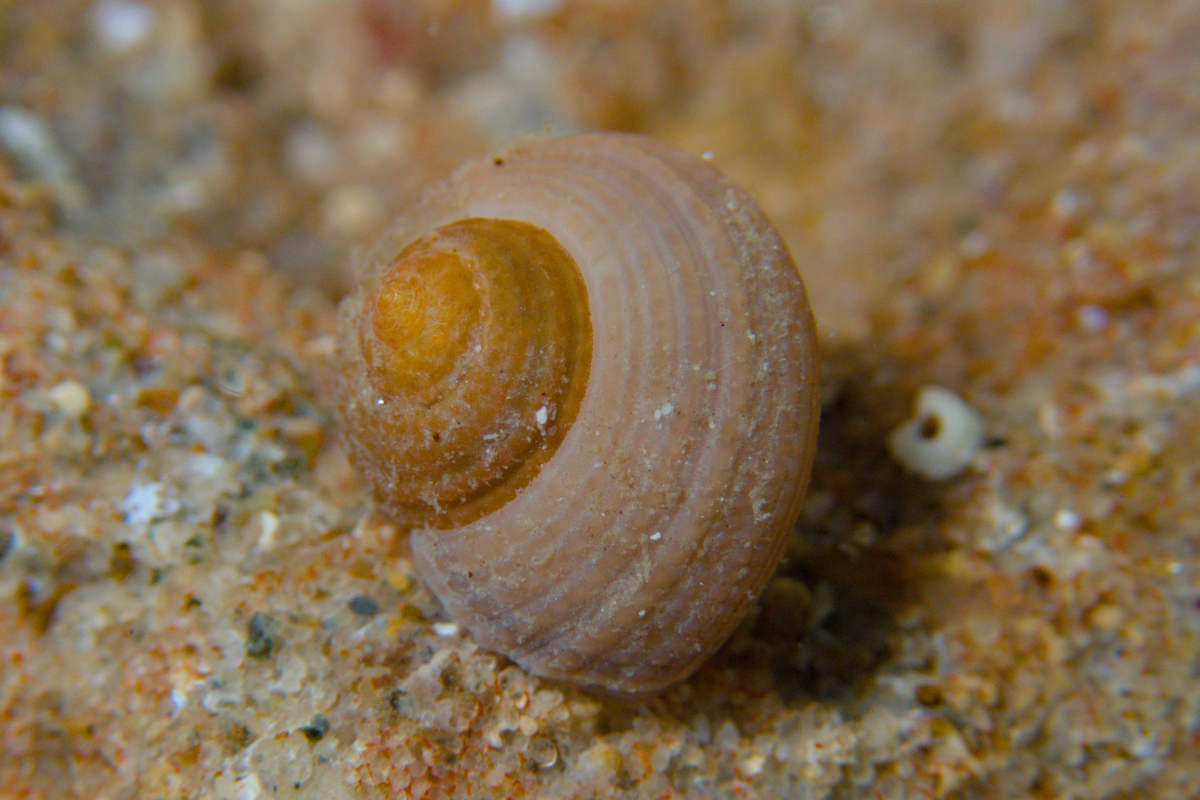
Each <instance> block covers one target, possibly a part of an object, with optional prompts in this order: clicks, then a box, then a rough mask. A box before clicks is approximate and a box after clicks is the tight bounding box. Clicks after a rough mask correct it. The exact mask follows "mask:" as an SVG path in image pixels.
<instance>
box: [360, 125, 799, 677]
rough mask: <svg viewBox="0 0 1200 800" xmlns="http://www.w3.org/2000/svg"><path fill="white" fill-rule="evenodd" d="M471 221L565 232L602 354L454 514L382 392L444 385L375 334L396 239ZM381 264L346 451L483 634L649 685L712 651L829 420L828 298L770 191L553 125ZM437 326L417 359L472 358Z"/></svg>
mask: <svg viewBox="0 0 1200 800" xmlns="http://www.w3.org/2000/svg"><path fill="white" fill-rule="evenodd" d="M463 221H482V222H488V223H492V224H501V223H515V224H518V225H516V227H532V228H533V229H536V230H537V231H539V232H543V233H544V234H545V235H546V236H548V237H549V238H550V240H552V241H553V242H554V243H556V244H557V246H558V247H560V248H561V251H562V252H563V253H565V254H566V257H567V259H568V261H569V262H571V263H572V264H573V265H574V266H575V268H576V269H577V275H578V278H579V281H580V283H581V285H582V287H583V293H582V296H581V297H578V296H575V295H573V294H572V293H571V290H570V289H569V285H570V284H571V281H570V280H563V281H560V282H561V283H562V284H563V285H564V286H565V287H567V288H564V289H563V290H562V291H561V292H559V291H557V290H555V291H553V292H550V294H551V295H553V298H554V300H552V301H551V302H550V306H553V305H554V304H555V303H557V302H559V301H560V300H561V301H564V302H569V303H575V304H576V305H575V308H576V309H577V310H579V309H582V310H579V311H578V315H581V318H582V319H583V320H584V321H585V322H586V323H590V332H589V333H590V335H589V336H584V334H582V333H580V334H579V337H578V339H577V340H576V342H575V344H573V345H569V346H566V347H565V349H564V352H566V351H571V352H574V353H575V354H576V357H577V359H578V363H577V367H576V372H577V373H579V372H582V373H583V376H582V381H578V382H576V383H575V384H574V385H576V386H581V387H582V391H581V394H579V395H578V396H577V397H578V399H577V400H575V399H574V398H575V397H576V395H570V397H571V398H572V399H571V400H569V401H567V403H569V402H577V412H576V413H575V414H574V419H573V421H571V420H569V419H567V417H566V415H563V414H561V413H560V414H557V415H556V419H555V421H554V422H555V426H554V432H553V434H551V435H549V436H545V437H543V438H542V444H544V445H545V446H542V445H539V446H538V447H535V448H533V450H534V451H535V452H536V453H538V454H540V455H539V456H538V457H539V458H540V459H541V460H540V461H537V462H536V463H534V464H533V465H532V466H528V467H526V466H521V465H517V466H515V467H514V466H508V467H506V468H505V469H506V470H507V472H504V474H505V475H516V474H517V473H520V474H519V476H518V477H517V478H516V479H514V480H512V482H509V479H507V478H503V477H501V478H498V479H497V478H491V479H488V480H483V481H480V482H478V483H477V484H473V485H475V486H476V489H474V490H472V491H475V492H476V494H474V495H472V496H471V498H470V499H469V500H468V501H466V503H465V505H464V506H462V507H466V506H470V505H472V504H476V506H477V507H480V508H484V507H486V508H485V511H484V513H483V514H482V515H480V516H473V510H474V509H472V514H461V515H459V516H457V517H454V516H453V514H452V515H451V517H443V518H441V519H443V520H448V522H447V525H448V527H447V525H442V524H441V521H440V520H439V519H437V518H436V517H437V514H434V515H433V516H432V517H431V516H430V515H429V514H428V513H427V512H422V513H424V516H422V514H421V513H418V514H413V513H412V509H413V508H414V507H416V506H419V505H420V503H413V502H412V500H411V498H405V499H397V496H396V493H395V492H396V487H398V486H399V485H401V484H402V483H403V482H404V480H405V476H406V475H407V474H408V472H406V471H411V466H410V465H409V464H408V463H407V462H406V461H404V459H402V458H399V457H397V456H396V455H394V453H393V451H391V450H390V449H389V442H388V432H389V426H390V425H391V423H390V422H389V419H391V418H390V417H389V416H388V414H389V413H390V412H389V411H388V406H389V403H391V402H392V401H391V400H389V399H388V398H387V397H385V395H386V394H387V393H388V392H392V393H393V394H397V393H398V394H399V395H400V396H411V395H419V394H420V393H421V392H426V393H427V395H426V396H424V398H423V399H422V400H421V401H420V402H425V401H427V400H428V399H429V396H428V392H430V391H431V390H429V389H428V388H426V387H425V386H424V385H422V386H419V387H416V388H413V387H410V386H408V382H410V381H411V380H412V377H411V376H412V374H415V373H416V372H417V371H419V370H417V369H416V368H402V369H400V371H399V373H397V374H395V375H393V373H394V372H395V370H394V369H393V368H392V367H389V366H388V365H387V364H386V363H384V362H386V361H387V358H391V356H388V357H387V358H383V359H380V358H379V357H378V356H377V354H376V353H375V352H374V350H373V349H372V348H376V347H378V345H377V344H373V343H372V338H373V337H374V338H375V339H380V338H382V339H387V338H388V337H389V336H392V333H391V332H389V331H390V329H388V327H387V325H386V324H385V325H384V326H382V330H383V333H384V334H385V335H384V336H382V337H380V336H378V335H377V334H379V330H377V329H376V326H375V325H374V322H372V320H371V316H372V314H373V313H375V312H374V311H373V310H372V309H378V308H379V305H378V304H379V302H380V301H378V300H377V299H376V298H377V297H378V296H379V292H378V289H379V287H381V286H382V287H384V288H386V287H387V286H388V281H389V280H391V278H390V277H389V275H390V274H391V272H392V271H393V270H394V268H395V264H396V262H397V255H398V254H402V253H405V252H408V253H409V254H410V255H411V253H412V252H413V251H411V250H410V249H409V248H412V247H413V246H414V242H422V241H424V240H425V239H426V238H428V237H430V236H431V235H433V236H435V237H436V236H442V235H443V234H442V233H435V232H440V231H444V230H445V229H446V226H451V228H453V227H454V226H455V225H456V224H460V223H463ZM535 238H536V237H535ZM485 249H486V248H485ZM434 260H435V261H436V260H437V259H436V258H435V259H434ZM446 270H448V272H447V276H446V277H445V279H444V280H443V279H441V278H436V279H434V280H433V281H432V283H433V284H435V285H436V284H442V285H444V286H445V287H447V288H448V289H450V290H451V292H452V294H454V297H453V298H452V299H450V300H446V301H444V302H446V303H448V304H449V307H452V308H455V309H459V311H456V312H455V319H456V320H457V319H458V317H457V314H458V313H462V314H463V315H464V316H465V317H467V318H471V315H472V314H474V313H476V310H475V309H476V307H475V301H474V300H472V299H471V297H470V295H471V292H469V291H467V290H466V289H465V282H464V279H462V278H461V277H454V275H452V274H451V273H453V272H454V269H453V268H451V267H446ZM434 271H435V272H436V270H434ZM362 273H363V274H362V275H361V279H362V280H361V288H360V290H359V292H358V293H356V295H355V296H353V297H352V298H350V299H349V300H348V301H347V302H346V304H345V305H344V306H343V318H342V320H341V324H340V326H339V327H340V333H339V358H340V360H341V361H342V366H343V373H342V378H341V381H340V387H339V408H340V413H341V415H342V417H343V422H344V424H345V427H346V430H347V432H348V441H349V445H350V452H351V457H352V459H353V460H354V462H355V463H356V464H357V465H358V466H359V468H360V469H361V470H362V471H363V472H364V474H365V475H366V476H367V477H368V479H369V480H370V481H371V483H372V484H373V486H374V488H375V492H376V495H377V497H379V499H380V502H381V504H382V506H383V508H384V509H385V510H386V511H388V512H389V513H390V514H392V515H393V516H394V517H396V518H397V519H398V520H399V521H400V522H401V523H402V524H405V525H409V526H411V527H412V532H411V539H410V541H411V545H412V552H413V558H414V563H415V564H416V566H417V569H418V571H419V572H420V574H421V576H422V578H423V579H424V580H425V581H426V583H427V584H428V585H429V587H430V588H431V589H432V591H433V592H434V593H435V594H436V595H437V596H438V597H439V598H440V599H441V600H442V602H443V604H444V605H445V606H446V608H447V610H448V611H449V612H450V613H451V614H452V615H453V616H454V617H455V618H456V619H457V620H458V621H460V622H461V623H463V624H464V625H465V627H467V628H468V629H469V630H470V631H471V632H472V633H473V634H474V635H475V637H476V639H477V641H478V642H479V643H480V644H482V645H484V646H486V647H489V648H492V649H495V650H498V651H500V652H502V653H505V654H506V655H508V656H510V657H511V658H513V659H514V660H515V661H517V662H518V663H520V664H521V665H522V666H524V667H526V668H527V669H530V670H531V671H533V672H536V673H538V674H541V675H546V676H550V677H556V678H564V679H568V680H572V681H576V682H579V683H583V684H591V685H598V686H603V687H605V688H608V689H612V690H617V691H643V690H651V689H655V688H659V687H661V686H664V685H666V684H669V683H671V682H673V681H676V680H678V679H680V678H683V677H685V676H686V675H687V674H689V673H690V672H691V671H693V670H694V669H695V668H696V667H697V666H699V664H700V663H702V661H703V660H704V659H705V658H707V657H708V656H709V655H710V654H711V653H712V652H713V651H714V650H716V649H717V648H718V647H719V646H720V645H721V643H722V642H723V641H724V640H725V639H726V638H727V637H728V635H729V633H730V632H731V631H732V629H733V627H734V626H735V625H736V623H737V622H738V620H739V619H740V618H741V617H742V616H743V615H744V614H745V612H746V611H747V610H748V609H749V607H750V606H751V604H752V603H753V602H754V600H755V599H756V597H757V595H758V593H759V592H760V591H761V589H762V587H763V585H764V584H765V583H766V581H767V579H768V578H769V577H770V574H771V572H772V571H773V570H774V567H775V565H776V563H777V562H778V559H779V556H780V553H781V552H782V548H783V546H784V544H785V542H786V539H787V537H788V535H789V534H790V533H791V530H792V527H793V525H794V523H795V519H796V516H797V515H798V513H799V506H800V502H801V499H802V496H803V491H804V487H805V484H806V483H807V478H808V471H809V467H810V464H811V461H812V455H813V449H814V446H815V440H816V424H817V415H818V410H817V375H816V362H815V332H814V329H813V322H812V317H811V313H810V311H809V308H808V302H807V299H806V296H805V293H804V288H803V285H802V283H801V281H800V277H799V274H798V272H797V270H796V268H795V265H794V264H793V263H792V261H791V258H790V256H789V255H788V253H787V250H786V247H785V246H784V244H783V243H782V241H781V240H780V238H779V237H778V235H777V234H776V233H775V232H774V230H773V229H772V228H771V227H770V225H769V224H768V223H767V221H766V219H765V218H764V217H763V215H762V213H761V212H760V211H759V210H758V208H757V207H756V206H755V205H754V203H753V202H752V201H751V200H750V199H749V198H748V197H747V196H746V195H745V194H744V193H743V192H741V190H739V189H738V188H737V187H735V186H734V185H733V184H732V183H731V182H730V181H728V180H727V179H726V178H724V177H723V176H722V175H721V174H720V173H718V172H717V171H716V170H715V169H712V168H711V167H709V166H708V165H707V164H704V163H702V162H699V161H696V160H695V159H692V158H691V157H689V156H686V155H683V154H681V153H678V152H677V151H674V150H672V149H670V148H668V147H666V146H664V145H661V144H658V143H656V142H653V141H651V140H648V139H645V138H642V137H636V136H624V135H613V134H597V135H589V136H581V137H573V138H567V139H554V140H540V141H535V142H533V143H530V144H528V145H525V146H522V147H519V148H517V149H515V150H514V151H512V152H510V153H508V154H506V155H504V156H503V158H497V159H495V160H487V161H481V162H477V163H473V164H470V165H468V166H466V167H464V168H463V169H461V170H460V171H459V172H457V173H456V174H455V175H454V176H453V177H452V178H451V179H450V180H449V181H448V182H446V183H444V184H442V185H441V186H439V187H437V188H435V189H434V190H433V191H432V192H431V193H430V194H429V195H427V197H426V199H425V200H424V201H423V202H422V203H421V204H419V206H418V207H417V208H416V209H414V210H413V211H412V212H411V213H409V214H407V215H405V217H404V218H403V219H402V220H400V221H399V222H398V223H397V225H396V226H395V227H394V228H393V230H392V231H391V232H390V233H389V234H387V235H386V236H385V237H384V239H383V241H382V242H381V243H380V244H379V245H378V246H377V247H376V248H375V249H374V250H373V252H372V253H371V254H369V256H368V257H367V258H366V260H365V262H364V267H363V270H362ZM473 280H475V279H473ZM471 285H472V287H475V285H476V284H475V282H473V283H472V284H471ZM473 291H474V288H473ZM464 296H465V297H466V299H463V297H464ZM390 302H391V301H390V300H385V301H383V303H384V308H385V310H387V308H388V307H389V306H388V304H389V303H390ZM439 302H443V301H439ZM384 316H386V314H385V315H384ZM543 316H554V314H551V313H550V312H549V311H547V313H546V314H544V315H543ZM558 316H559V317H561V318H562V319H568V320H569V319H570V317H571V315H570V314H566V313H562V314H559V315H558ZM401 322H404V320H401ZM566 325H567V327H568V328H571V327H572V326H576V327H574V328H573V329H574V330H582V329H583V328H584V327H588V326H586V325H584V326H578V325H576V323H569V322H568V323H566ZM401 327H403V325H401ZM463 327H469V326H463V325H461V324H460V323H459V322H457V321H455V322H448V323H447V328H446V330H445V332H444V334H443V333H439V334H438V336H439V337H441V339H439V342H440V341H442V340H443V339H444V341H445V342H449V343H450V345H449V346H450V348H451V349H452V350H453V349H455V348H460V345H461V343H463V342H474V341H475V340H474V339H472V338H471V337H472V336H473V335H475V334H474V333H472V332H471V331H469V330H468V331H466V332H463V331H462V330H460V328H463ZM550 327H554V326H550ZM406 330H407V329H406ZM439 330H440V329H439ZM363 331H366V333H365V334H364V333H363ZM522 335H523V334H522ZM555 335H556V336H557V335H558V334H555ZM393 338H399V339H404V338H406V337H405V336H404V335H403V334H399V333H397V334H395V336H394V337H393ZM582 339H587V340H588V342H587V346H586V347H585V346H584V345H582V344H580V341H581V340H582ZM439 346H440V345H438V344H435V345H433V346H432V352H431V353H429V354H424V355H420V356H419V357H418V358H415V359H414V360H413V361H412V363H413V364H416V365H418V366H419V367H420V370H424V371H426V372H428V373H429V374H433V373H435V372H439V371H440V372H441V373H442V374H443V375H444V376H445V375H454V376H461V375H463V374H465V373H461V372H456V370H458V369H459V361H458V360H456V359H460V358H461V356H454V357H450V356H447V355H446V354H445V353H443V352H441V351H439V350H438V347H439ZM424 347H425V345H424V344H421V345H418V346H417V349H418V350H421V349H422V348H424ZM587 348H590V350H587ZM461 349H465V350H466V351H470V350H471V349H472V345H470V344H466V345H461ZM527 349H528V348H527ZM533 350H537V347H533ZM455 352H456V353H458V352H460V350H455ZM364 353H365V354H366V355H364ZM550 360H553V358H551V359H550ZM584 362H587V363H586V366H584ZM427 364H432V365H433V366H427ZM447 364H450V366H447ZM381 365H382V366H381ZM477 377H478V378H482V379H483V382H484V384H485V387H484V388H483V389H480V390H479V396H480V397H484V396H487V397H489V398H491V399H492V400H500V399H501V398H502V397H503V396H504V395H505V394H506V391H507V390H504V391H501V390H499V389H496V388H495V387H494V386H492V385H489V384H491V383H493V382H494V381H495V376H494V375H491V374H489V373H488V371H487V370H483V371H482V372H480V373H479V374H478V375H477ZM551 382H553V381H551ZM433 391H434V393H436V391H440V390H433ZM381 399H383V400H384V402H383V403H382V404H381V403H380V402H379V401H380V400H381ZM539 402H540V401H535V402H528V401H524V404H523V405H520V410H519V411H517V412H515V413H516V416H517V417H520V418H522V419H525V420H526V427H525V430H529V423H528V420H529V419H531V418H532V419H533V423H532V424H533V427H534V428H537V427H538V426H537V413H538V412H537V410H538V409H539V408H541V407H542V406H541V405H539V404H538V403H539ZM567 403H564V404H563V405H564V406H565V405H566V404H567ZM434 405H436V402H435V403H434ZM456 413H457V411H455V412H452V413H450V414H448V418H452V417H454V414H456ZM506 413H507V412H506ZM393 427H394V426H393ZM414 435H415V433H414ZM551 437H556V441H554V442H549V443H548V444H547V443H546V441H545V440H547V439H549V438H551ZM437 469H440V467H436V468H435V469H434V472H436V470H437ZM434 477H435V479H437V478H436V475H435V476H434ZM489 481H490V482H489ZM492 487H498V494H492V493H490V489H491V488H492ZM513 487H515V488H513ZM419 494H420V493H419V492H418V495H419ZM496 497H499V498H500V499H499V500H495V499H492V498H496ZM419 499H420V498H419ZM424 499H425V500H429V499H433V504H432V505H433V506H436V507H437V508H439V509H445V508H447V507H448V503H447V502H443V501H442V500H438V499H436V498H432V496H431V495H427V496H426V497H425V498H424ZM426 505H427V506H428V505H429V504H428V503H426ZM439 513H440V512H439ZM431 520H432V521H431ZM437 528H443V529H437Z"/></svg>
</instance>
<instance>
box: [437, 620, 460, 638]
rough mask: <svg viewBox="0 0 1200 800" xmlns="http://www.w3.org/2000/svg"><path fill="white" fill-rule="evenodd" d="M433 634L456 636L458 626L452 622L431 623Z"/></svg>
mask: <svg viewBox="0 0 1200 800" xmlns="http://www.w3.org/2000/svg"><path fill="white" fill-rule="evenodd" d="M433 632H434V633H436V634H437V635H438V636H457V635H458V626H457V625H455V624H454V623H453V622H435V623H433Z"/></svg>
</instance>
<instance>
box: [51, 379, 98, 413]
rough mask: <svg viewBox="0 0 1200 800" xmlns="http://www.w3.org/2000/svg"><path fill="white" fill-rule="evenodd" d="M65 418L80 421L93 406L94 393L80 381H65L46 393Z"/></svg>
mask: <svg viewBox="0 0 1200 800" xmlns="http://www.w3.org/2000/svg"><path fill="white" fill-rule="evenodd" d="M46 396H47V397H49V398H50V402H51V403H53V404H54V405H55V406H56V407H57V408H58V410H59V411H61V412H62V413H63V416H66V417H70V418H71V419H79V418H80V417H82V416H83V415H84V414H86V413H87V412H88V409H89V408H91V406H92V393H91V392H89V391H88V389H87V387H86V386H84V385H83V384H82V383H80V382H79V381H73V380H65V381H62V382H61V383H57V384H55V385H54V386H52V387H51V388H50V390H49V391H48V392H47V393H46Z"/></svg>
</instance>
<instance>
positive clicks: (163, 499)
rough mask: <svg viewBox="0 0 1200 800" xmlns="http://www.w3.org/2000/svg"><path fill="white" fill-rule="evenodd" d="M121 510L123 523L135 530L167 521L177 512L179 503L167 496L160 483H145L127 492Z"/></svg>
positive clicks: (164, 488)
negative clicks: (163, 520) (160, 521)
mask: <svg viewBox="0 0 1200 800" xmlns="http://www.w3.org/2000/svg"><path fill="white" fill-rule="evenodd" d="M121 510H122V511H123V512H124V513H125V521H126V522H127V523H129V524H130V525H131V526H133V527H135V528H144V527H146V526H147V525H149V524H150V523H151V522H155V521H157V520H160V519H167V518H168V517H170V516H171V515H172V514H174V513H175V512H176V511H178V510H179V501H178V500H176V499H175V498H173V497H170V496H169V495H168V494H167V489H166V487H164V486H163V485H162V484H161V483H158V482H154V483H146V484H142V485H141V486H134V487H132V488H131V489H130V490H129V494H128V495H126V497H125V500H124V502H122V503H121Z"/></svg>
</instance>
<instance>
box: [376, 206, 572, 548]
mask: <svg viewBox="0 0 1200 800" xmlns="http://www.w3.org/2000/svg"><path fill="white" fill-rule="evenodd" d="M358 333H359V346H360V348H361V351H362V356H363V359H364V360H365V362H366V367H367V374H368V376H369V379H370V381H371V385H372V387H373V388H374V389H375V390H376V391H377V392H378V393H379V397H378V399H377V400H376V401H375V402H376V403H378V404H380V405H387V406H388V407H389V412H390V413H388V414H386V415H384V416H383V418H382V419H381V420H380V421H379V424H378V429H377V430H375V431H374V436H373V437H370V438H369V439H368V441H367V442H366V443H365V447H366V449H367V450H369V451H372V452H371V457H372V458H374V459H377V460H378V463H386V464H389V465H391V466H392V468H393V470H394V478H393V484H392V485H391V486H389V487H387V491H384V492H381V494H382V495H383V497H382V498H381V499H383V501H384V502H385V503H386V504H387V506H388V508H389V510H390V511H391V512H392V513H393V514H394V516H396V517H397V519H398V520H399V521H400V522H402V523H407V524H409V525H412V526H418V525H420V526H426V527H433V528H450V527H458V526H461V525H465V524H467V523H469V522H472V521H474V520H476V519H479V518H480V517H482V516H484V515H485V514H488V513H490V512H491V511H493V510H495V509H496V508H499V507H500V506H502V505H503V504H504V503H506V502H508V501H509V500H511V499H512V498H513V497H514V496H515V495H516V494H517V493H518V492H519V491H520V490H521V489H522V488H523V487H524V486H525V485H527V484H528V482H529V481H530V480H531V479H532V478H533V477H534V476H535V475H536V474H537V473H538V471H539V470H540V469H541V466H542V465H543V464H544V463H545V462H546V461H547V460H548V459H549V458H550V456H552V455H553V454H554V451H555V449H557V447H558V445H559V443H560V442H561V441H562V439H563V437H564V436H565V435H566V432H567V429H568V428H569V427H570V425H571V423H572V422H573V421H574V419H575V416H576V414H577V413H578V411H579V406H580V403H581V402H582V400H583V394H584V389H585V387H586V385H587V378H588V371H589V368H590V364H591V352H592V328H591V318H590V315H589V312H588V302H587V290H586V288H585V286H584V282H583V278H582V277H581V276H580V274H579V270H578V268H577V267H576V265H575V262H574V260H573V259H572V258H571V256H570V255H569V254H568V253H567V252H566V251H565V250H564V249H563V248H562V247H561V246H560V245H559V244H558V243H557V242H556V241H555V240H554V238H553V237H552V236H551V235H550V234H549V233H547V232H546V231H544V230H542V229H541V228H538V227H535V226H533V225H529V224H527V223H524V222H516V221H512V220H497V219H480V218H470V219H465V220H461V221H458V222H454V223H451V224H449V225H445V226H443V227H441V228H438V229H437V230H435V231H434V232H433V233H430V234H428V235H426V236H423V237H421V238H420V239H417V240H416V241H414V242H412V243H411V244H409V245H408V246H407V247H405V248H404V249H403V250H402V251H401V252H400V253H399V254H398V255H397V256H396V257H395V259H394V260H393V262H392V264H391V265H390V266H389V267H388V268H387V269H386V270H385V271H384V272H383V274H382V275H381V276H380V278H379V280H378V282H377V284H376V286H375V287H374V290H373V291H369V292H367V294H366V299H365V300H364V302H363V306H362V308H361V309H360V311H359V327H358ZM363 455H365V454H363ZM360 457H362V456H361V455H360Z"/></svg>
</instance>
